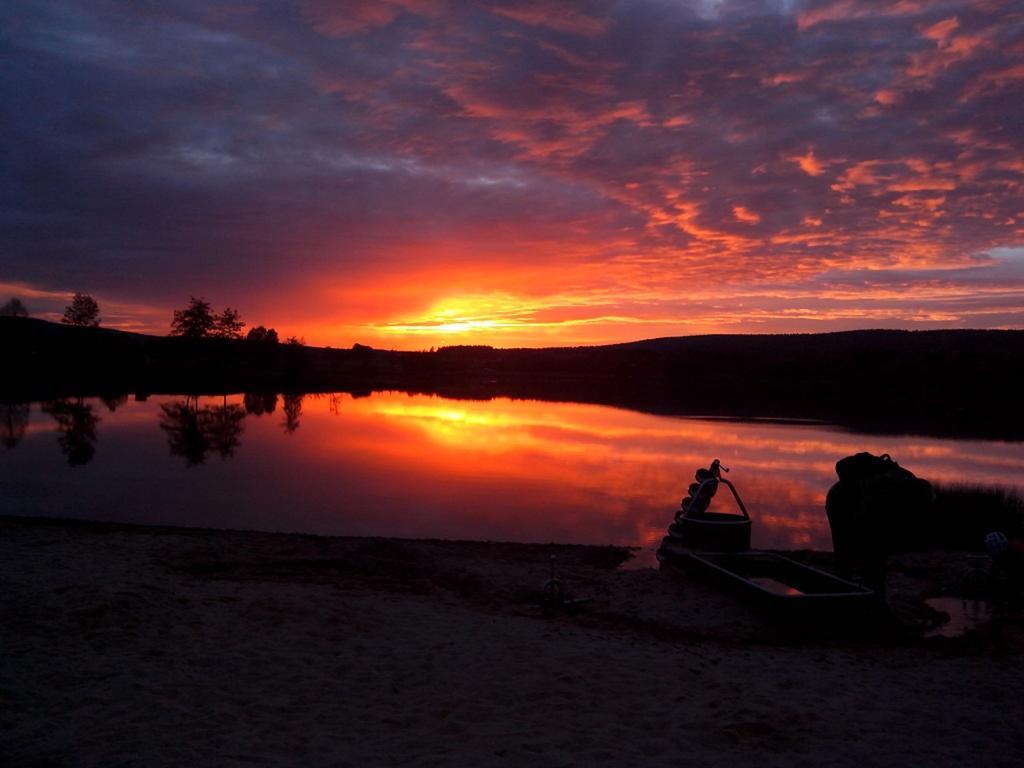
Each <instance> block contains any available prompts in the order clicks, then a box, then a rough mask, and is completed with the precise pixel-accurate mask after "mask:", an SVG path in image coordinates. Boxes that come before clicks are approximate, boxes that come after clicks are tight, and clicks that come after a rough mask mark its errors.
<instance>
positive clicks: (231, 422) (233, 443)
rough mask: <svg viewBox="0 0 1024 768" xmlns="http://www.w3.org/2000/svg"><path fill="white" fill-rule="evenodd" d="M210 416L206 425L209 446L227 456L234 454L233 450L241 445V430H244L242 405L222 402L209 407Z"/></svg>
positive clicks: (225, 399)
mask: <svg viewBox="0 0 1024 768" xmlns="http://www.w3.org/2000/svg"><path fill="white" fill-rule="evenodd" d="M210 415H211V418H210V419H209V421H208V423H207V425H206V427H207V430H208V434H209V439H210V447H211V448H212V449H213V450H215V451H216V452H217V453H219V454H220V455H221V457H222V458H225V459H226V458H228V457H230V456H234V455H235V450H236V449H237V448H238V447H239V446H241V445H242V440H241V437H242V432H243V431H244V430H245V425H244V423H243V422H244V421H245V411H244V410H243V409H242V406H240V405H236V404H234V403H228V399H227V397H225V398H224V402H223V403H222V404H221V405H219V406H216V407H214V408H211V409H210Z"/></svg>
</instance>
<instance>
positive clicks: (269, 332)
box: [245, 325, 278, 344]
mask: <svg viewBox="0 0 1024 768" xmlns="http://www.w3.org/2000/svg"><path fill="white" fill-rule="evenodd" d="M245 340H246V341H255V342H259V343H265V344H277V342H278V338H277V331H275V330H274V329H273V328H264V327H263V326H262V325H257V326H256V327H255V328H250V329H249V333H247V334H246V336H245Z"/></svg>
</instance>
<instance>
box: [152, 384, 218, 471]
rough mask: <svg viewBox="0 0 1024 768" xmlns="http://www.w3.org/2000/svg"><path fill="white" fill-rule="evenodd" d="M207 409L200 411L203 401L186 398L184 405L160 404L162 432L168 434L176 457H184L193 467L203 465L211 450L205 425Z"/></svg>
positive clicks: (168, 443)
mask: <svg viewBox="0 0 1024 768" xmlns="http://www.w3.org/2000/svg"><path fill="white" fill-rule="evenodd" d="M208 415H209V414H208V413H207V409H206V408H203V409H200V408H199V398H197V397H196V398H194V397H186V398H185V400H184V402H181V403H161V404H160V429H162V430H163V431H164V432H166V433H167V447H168V448H170V449H171V455H172V456H181V457H182V458H184V459H185V463H186V464H188V465H189V466H190V467H191V466H194V465H196V464H202V463H203V462H204V461H205V460H206V452H207V451H208V450H210V440H209V438H208V437H207V432H208V430H206V429H205V425H204V422H205V421H206V419H207V417H208Z"/></svg>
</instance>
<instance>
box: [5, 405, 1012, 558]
mask: <svg viewBox="0 0 1024 768" xmlns="http://www.w3.org/2000/svg"><path fill="white" fill-rule="evenodd" d="M0 409H2V410H0V438H2V442H3V444H4V445H5V446H6V448H0V513H4V514H16V515H46V516H62V517H75V518H87V519H93V520H112V521H124V522H134V523H157V524H167V525H188V526H207V527H216V528H249V529H259V530H268V531H302V532H308V533H327V534H340V535H356V536H364V535H374V536H378V535H379V536H399V537H415V538H422V537H428V538H447V539H482V540H486V539H490V540H511V541H523V542H547V541H558V542H576V543H599V544H621V545H640V546H651V545H655V544H656V543H657V542H658V541H659V540H660V538H661V537H662V536H663V535H664V532H665V528H666V526H667V525H668V523H669V522H670V521H671V519H672V515H673V513H674V511H675V509H676V508H677V507H678V505H679V501H680V499H681V497H682V496H683V495H684V493H685V490H686V487H687V485H688V484H689V483H690V481H691V480H692V478H693V473H694V471H695V470H696V469H697V467H700V466H706V465H707V464H708V463H709V462H710V461H711V459H713V458H720V459H721V460H722V463H723V464H724V465H725V466H727V467H730V468H731V469H732V472H731V473H730V474H729V476H728V477H729V479H730V480H732V481H733V482H734V483H735V484H736V487H737V489H738V490H739V492H740V494H741V496H742V497H743V500H744V501H745V502H746V504H747V507H748V509H749V510H750V512H751V515H752V517H753V518H754V535H753V539H754V542H753V543H754V545H755V546H757V547H769V548H803V547H812V548H816V549H830V548H831V539H830V536H829V530H828V523H827V521H826V518H825V512H824V499H825V493H826V492H827V491H828V488H829V486H830V485H831V484H832V483H833V482H834V481H835V471H834V465H835V462H836V460H837V459H839V458H842V457H843V456H846V455H848V454H851V453H855V452H857V451H863V450H867V451H871V452H872V453H889V454H891V455H892V456H893V458H895V459H896V460H897V461H899V462H900V463H901V464H902V465H903V466H906V467H907V468H909V469H911V470H912V471H914V472H915V473H917V474H918V475H919V476H922V477H925V478H927V479H929V480H933V481H944V482H958V481H965V482H970V483H978V484H988V485H999V486H1004V487H1009V488H1021V487H1022V486H1024V444H1021V443H1003V442H994V441H965V440H951V439H933V438H922V437H905V436H898V437H893V436H879V435H861V434H853V433H849V432H844V431H840V430H838V429H836V428H832V427H829V426H827V425H821V424H806V423H804V424H791V423H786V424H781V423H772V422H757V421H754V422H749V421H748V422H737V421H725V420H709V419H699V418H678V417H665V416H654V415H649V414H643V413H637V412H633V411H626V410H620V409H616V408H610V407H603V406H594V405H581V404H576V403H553V402H538V401H515V400H506V399H496V400H490V401H468V400H448V399H444V398H441V397H432V396H426V395H416V396H409V395H405V394H396V393H377V394H373V395H371V396H369V397H359V398H354V397H352V396H351V395H347V394H343V395H305V396H278V395H231V396H227V397H221V396H217V397H199V398H186V397H184V396H179V397H175V396H166V395H155V396H152V397H150V398H149V399H147V400H145V401H144V402H140V401H138V400H136V399H135V398H112V399H104V400H100V399H93V398H87V399H84V400H62V401H56V402H50V403H43V404H39V403H34V404H32V405H31V406H27V405H14V406H11V405H0ZM730 505H731V499H728V498H727V497H726V496H725V495H720V496H719V498H718V499H716V501H715V506H714V507H713V508H717V509H721V510H723V511H726V510H729V509H732V507H731V506H730Z"/></svg>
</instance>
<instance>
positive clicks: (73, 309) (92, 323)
mask: <svg viewBox="0 0 1024 768" xmlns="http://www.w3.org/2000/svg"><path fill="white" fill-rule="evenodd" d="M61 322H62V323H64V324H66V325H82V326H87V327H90V328H95V327H96V326H97V325H99V324H100V305H99V304H97V303H96V299H94V298H93V297H92V296H90V295H89V294H87V293H76V294H75V295H74V296H72V297H71V303H70V304H69V305H68V306H67V307H66V308H65V309H64V317H62V318H61Z"/></svg>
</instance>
